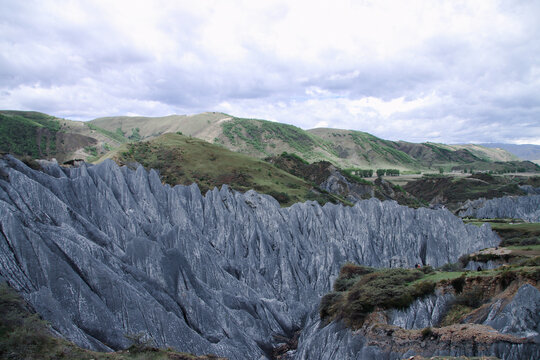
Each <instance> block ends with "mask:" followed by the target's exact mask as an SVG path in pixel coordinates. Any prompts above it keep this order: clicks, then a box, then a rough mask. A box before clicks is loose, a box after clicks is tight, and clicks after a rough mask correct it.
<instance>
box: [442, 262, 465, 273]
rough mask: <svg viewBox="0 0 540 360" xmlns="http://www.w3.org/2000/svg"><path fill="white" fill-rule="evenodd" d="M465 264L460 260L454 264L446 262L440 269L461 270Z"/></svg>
mask: <svg viewBox="0 0 540 360" xmlns="http://www.w3.org/2000/svg"><path fill="white" fill-rule="evenodd" d="M462 269H463V266H462V264H461V263H460V262H457V263H453V264H444V265H443V266H441V267H440V268H439V270H440V271H461V270H462Z"/></svg>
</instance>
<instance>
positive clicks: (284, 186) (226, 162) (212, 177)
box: [112, 134, 340, 206]
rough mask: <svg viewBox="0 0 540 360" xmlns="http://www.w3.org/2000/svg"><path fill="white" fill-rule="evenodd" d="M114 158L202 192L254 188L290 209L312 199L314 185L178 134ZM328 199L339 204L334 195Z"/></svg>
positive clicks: (134, 146)
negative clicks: (225, 187)
mask: <svg viewBox="0 0 540 360" xmlns="http://www.w3.org/2000/svg"><path fill="white" fill-rule="evenodd" d="M115 154H116V155H112V156H113V157H114V158H116V160H117V161H118V162H120V163H122V164H129V163H132V162H138V163H140V164H142V165H143V166H144V167H145V168H147V169H150V168H154V169H157V170H159V172H160V174H161V176H162V179H163V181H164V182H166V183H168V184H170V185H176V184H184V185H188V184H191V183H194V182H195V183H197V184H198V185H199V188H200V189H201V191H202V192H203V193H205V192H206V191H207V190H210V189H213V188H214V187H216V186H217V187H220V186H221V185H223V184H228V185H229V186H230V187H231V188H233V189H235V190H238V191H246V190H250V189H254V190H256V191H258V192H260V193H264V194H269V195H271V196H274V197H275V198H276V199H277V200H278V201H279V202H280V203H281V205H284V206H287V205H291V204H293V203H295V202H300V201H306V200H317V201H318V200H321V201H323V202H326V201H327V200H328V199H326V198H325V196H322V197H321V196H313V195H312V194H311V193H310V190H311V189H312V185H311V184H309V183H307V182H306V181H304V180H302V179H300V178H298V177H295V176H293V175H291V174H289V173H287V172H285V171H283V170H280V169H278V168H276V167H274V166H273V165H271V164H269V163H267V162H265V161H262V160H258V159H254V158H251V157H249V156H246V155H244V154H240V153H235V152H232V151H229V150H227V149H225V148H223V147H221V146H218V145H214V144H210V143H208V142H206V141H203V140H199V139H196V138H189V137H186V136H182V135H179V134H165V135H162V136H160V137H158V138H156V139H154V140H151V141H147V142H139V143H131V144H124V145H122V146H121V147H120V148H119V149H117V150H116V151H115ZM327 197H329V198H331V199H333V200H334V201H337V202H339V201H340V200H339V199H337V198H336V197H335V196H332V195H327Z"/></svg>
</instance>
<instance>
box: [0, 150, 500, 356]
mask: <svg viewBox="0 0 540 360" xmlns="http://www.w3.org/2000/svg"><path fill="white" fill-rule="evenodd" d="M0 175H1V176H0V276H1V277H3V278H4V279H5V280H6V281H8V282H9V284H10V285H11V286H13V287H14V288H16V289H17V290H18V291H19V292H21V294H22V295H23V296H24V297H25V299H26V300H28V301H29V302H30V303H31V304H32V305H33V306H34V307H35V309H36V310H37V311H38V312H39V313H40V314H41V315H42V316H43V317H44V318H45V319H46V320H48V321H50V322H51V324H52V325H53V327H54V328H55V329H56V330H57V331H58V332H60V333H61V334H63V335H64V336H65V337H66V338H68V339H70V340H73V341H75V342H76V343H77V344H79V345H82V346H85V347H87V348H92V349H100V350H109V349H118V348H123V347H125V346H127V345H128V343H127V340H126V338H125V337H124V335H125V334H126V333H128V334H130V333H131V334H133V333H139V332H143V333H145V334H147V335H148V336H150V337H152V338H153V339H154V341H155V343H156V345H158V346H164V347H166V346H171V347H174V348H176V349H178V350H181V351H187V352H192V353H197V354H201V353H215V354H218V355H221V356H227V357H229V358H231V359H260V358H268V357H270V354H271V353H272V347H273V346H275V345H276V341H275V340H274V339H275V335H280V336H282V337H283V336H285V337H287V336H289V337H292V334H294V333H295V332H296V331H297V330H299V329H301V328H304V327H307V329H308V331H307V332H306V331H304V332H303V333H302V335H301V340H300V345H301V342H302V339H304V341H308V339H306V336H308V335H306V334H308V333H309V329H312V327H313V326H314V325H313V323H312V322H311V320H310V319H311V317H310V316H311V315H310V314H316V308H317V305H318V302H319V298H320V296H321V295H323V294H324V293H326V292H327V291H328V290H329V289H330V287H331V284H332V282H333V280H334V279H335V278H336V276H337V274H338V272H339V268H340V267H341V265H342V264H343V263H344V262H346V261H352V262H355V263H360V264H365V265H369V266H376V267H383V266H384V267H392V266H394V267H395V266H405V267H412V266H414V264H416V263H421V264H430V265H432V266H441V265H443V264H445V263H448V262H455V261H457V259H458V257H459V256H460V255H462V254H468V253H471V252H473V251H475V250H478V249H482V248H486V247H490V246H494V245H496V244H497V243H498V238H497V237H496V236H495V235H494V234H493V233H492V232H491V230H490V229H489V227H488V226H482V227H476V226H472V225H464V224H463V222H462V221H461V220H460V219H459V218H456V217H455V216H453V215H452V214H451V213H450V212H448V211H446V210H437V211H433V210H429V209H418V210H414V209H410V208H407V207H403V206H399V205H398V204H397V203H395V202H380V201H378V200H376V199H371V200H367V201H361V202H359V203H357V204H356V205H355V206H353V207H344V206H341V205H332V204H327V205H325V206H323V207H321V206H319V205H318V204H317V203H314V202H307V203H303V204H295V205H293V206H291V207H289V208H280V206H279V204H278V203H277V202H276V201H275V200H274V199H273V198H271V197H269V196H264V195H260V194H257V193H256V192H253V191H248V192H246V193H245V194H241V193H237V192H233V191H231V190H230V189H229V188H228V187H226V186H224V187H222V188H221V189H220V190H218V189H214V190H212V191H209V192H208V193H207V194H206V195H204V196H203V195H202V194H201V193H200V192H199V189H198V188H197V186H195V185H192V186H175V187H174V188H171V187H169V186H167V185H163V184H162V183H161V181H160V179H159V176H158V174H157V173H156V172H155V171H150V172H147V171H145V170H144V168H142V167H139V168H138V169H137V170H136V171H133V170H130V169H128V168H126V167H122V168H120V167H118V166H117V165H116V164H114V163H113V162H112V161H105V162H104V163H102V164H100V165H96V166H88V167H87V166H86V165H83V166H81V167H79V168H61V167H59V166H58V165H57V164H50V165H45V166H44V168H43V171H41V172H40V171H35V170H32V169H30V168H28V167H26V166H25V165H24V164H23V163H21V162H19V161H18V160H16V159H14V158H12V157H4V158H3V159H0ZM343 331H345V330H343ZM347 331H348V330H347ZM344 333H345V332H344ZM332 336H334V335H332ZM336 336H337V335H336ZM347 336H348V335H347ZM309 341H312V340H309ZM342 345H344V346H345V350H343V351H355V349H358V348H359V347H360V346H361V345H359V344H352V343H342ZM304 348H305V347H304ZM370 349H371V347H370V346H368V347H367V348H366V350H362V351H365V352H366V353H367V352H369V351H371V350H370ZM340 351H341V350H340ZM327 358H332V357H327Z"/></svg>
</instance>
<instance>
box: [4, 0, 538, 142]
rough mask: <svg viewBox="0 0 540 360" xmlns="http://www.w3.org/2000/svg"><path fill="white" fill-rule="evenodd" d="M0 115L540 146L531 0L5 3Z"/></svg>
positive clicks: (535, 7)
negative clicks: (219, 119) (246, 122)
mask: <svg viewBox="0 0 540 360" xmlns="http://www.w3.org/2000/svg"><path fill="white" fill-rule="evenodd" d="M0 10H1V11H0V108H1V109H16V110H35V111H41V112H45V113H48V114H51V115H55V116H58V117H63V118H68V119H74V120H89V119H93V118H97V117H102V116H116V115H143V116H165V115H169V114H195V113H200V112H204V111H222V112H225V113H227V114H231V115H234V116H238V117H248V118H259V119H267V120H272V121H279V122H283V123H288V124H293V125H296V126H299V127H301V128H303V129H310V128H315V127H331V128H343V129H354V130H361V131H366V132H369V133H372V134H374V135H376V136H379V137H382V138H385V139H390V140H406V141H413V142H422V141H434V142H444V143H480V142H482V143H484V142H506V143H517V144H523V143H529V144H538V145H540V21H539V20H538V19H540V1H538V0H536V1H535V0H532V1H483V0H474V1H470V0H467V1H459V0H453V1H444V0H441V1H437V0H426V1H414V0H412V1H408V0H407V1H406V0H398V1H386V0H377V1H367V0H365V1H364V0H355V1H353V0H351V1H344V0H331V1H323V0H321V1H317V0H309V1H295V0H287V1H237V0H227V1H225V0H216V1H206V0H198V1H195V0H190V1H181V0H180V1H160V0H153V1H137V0H128V1H116V0H106V1H100V0H97V1H61V0H57V1H46V0H40V1H32V0H25V1H21V0H13V1H12V0H0Z"/></svg>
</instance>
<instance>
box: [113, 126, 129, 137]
mask: <svg viewBox="0 0 540 360" xmlns="http://www.w3.org/2000/svg"><path fill="white" fill-rule="evenodd" d="M115 134H116V135H117V136H119V137H123V138H125V137H126V133H125V132H124V131H123V130H122V128H116V131H115Z"/></svg>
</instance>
